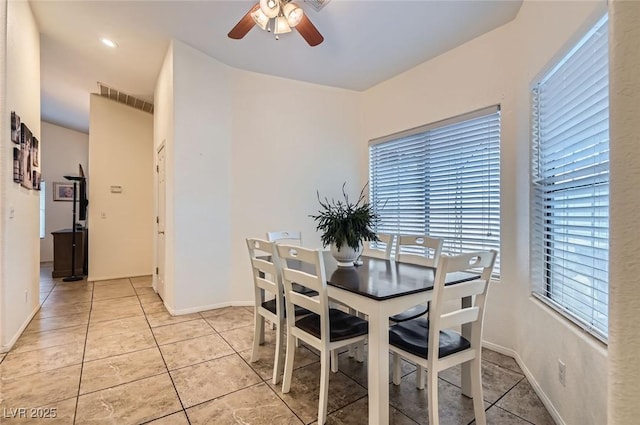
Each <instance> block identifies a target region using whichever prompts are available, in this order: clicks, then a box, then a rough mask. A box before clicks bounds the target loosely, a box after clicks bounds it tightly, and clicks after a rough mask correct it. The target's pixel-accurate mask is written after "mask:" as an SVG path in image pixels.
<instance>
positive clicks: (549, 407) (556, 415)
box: [482, 341, 566, 425]
mask: <svg viewBox="0 0 640 425" xmlns="http://www.w3.org/2000/svg"><path fill="white" fill-rule="evenodd" d="M482 346H483V347H484V348H488V349H489V350H493V351H495V352H498V353H500V354H504V355H505V356H509V357H513V359H514V360H515V361H516V363H517V364H518V366H519V367H520V369H522V372H523V373H524V376H525V377H526V378H527V380H528V381H529V384H531V387H532V388H533V390H534V391H535V392H536V394H537V395H538V397H539V398H540V401H542V404H544V407H546V409H547V411H548V412H549V414H550V415H551V417H552V418H553V420H554V422H555V423H556V424H557V425H566V423H565V421H564V420H563V419H562V417H561V416H560V413H559V412H558V410H557V409H556V408H555V406H554V405H553V403H552V402H551V400H550V399H549V397H547V395H546V394H545V393H544V391H542V387H540V384H538V381H536V379H535V378H534V377H533V374H532V373H531V371H530V370H529V369H528V368H527V366H526V365H525V364H524V361H522V358H521V357H520V355H519V354H518V353H517V352H516V351H515V350H512V349H511V348H506V347H503V346H501V345H497V344H494V343H492V342H488V341H482Z"/></svg>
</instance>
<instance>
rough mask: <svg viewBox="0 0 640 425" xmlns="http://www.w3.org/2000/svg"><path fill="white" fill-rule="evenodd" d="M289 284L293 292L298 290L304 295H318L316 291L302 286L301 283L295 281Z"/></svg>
mask: <svg viewBox="0 0 640 425" xmlns="http://www.w3.org/2000/svg"><path fill="white" fill-rule="evenodd" d="M291 286H292V287H293V290H294V291H295V292H299V293H301V294H304V295H306V296H308V297H315V296H316V295H318V291H314V290H313V289H309V288H307V287H306V286H302V285H300V284H297V283H295V282H294V283H293V284H292V285H291Z"/></svg>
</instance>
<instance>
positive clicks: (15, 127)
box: [11, 111, 21, 143]
mask: <svg viewBox="0 0 640 425" xmlns="http://www.w3.org/2000/svg"><path fill="white" fill-rule="evenodd" d="M20 129H21V125H20V115H18V114H16V113H15V111H11V141H12V142H13V143H20Z"/></svg>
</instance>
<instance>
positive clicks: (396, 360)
mask: <svg viewBox="0 0 640 425" xmlns="http://www.w3.org/2000/svg"><path fill="white" fill-rule="evenodd" d="M400 366H401V365H400V354H398V353H395V352H394V353H393V366H392V367H393V385H400V371H401V367H400Z"/></svg>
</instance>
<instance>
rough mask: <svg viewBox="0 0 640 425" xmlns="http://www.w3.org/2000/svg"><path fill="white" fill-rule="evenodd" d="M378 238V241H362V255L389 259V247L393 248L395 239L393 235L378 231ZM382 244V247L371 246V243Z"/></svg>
mask: <svg viewBox="0 0 640 425" xmlns="http://www.w3.org/2000/svg"><path fill="white" fill-rule="evenodd" d="M376 236H378V239H380V242H368V241H366V242H364V245H363V248H362V255H363V256H365V257H371V258H381V259H383V260H389V259H391V249H392V248H393V240H394V239H395V235H392V234H390V233H378V234H377V235H376ZM380 243H382V244H384V249H380V248H373V247H372V246H371V245H373V244H380Z"/></svg>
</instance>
